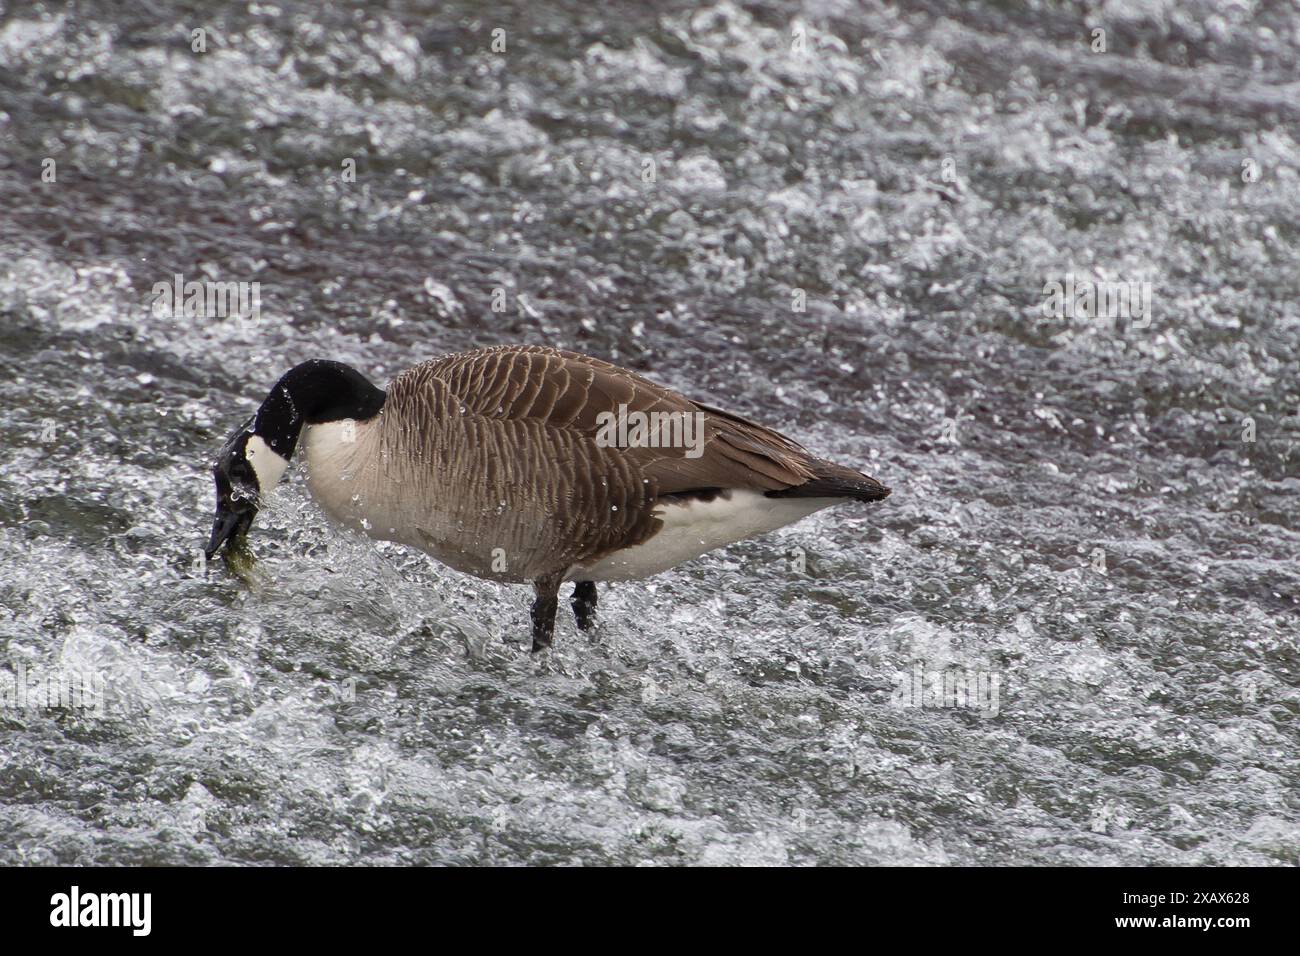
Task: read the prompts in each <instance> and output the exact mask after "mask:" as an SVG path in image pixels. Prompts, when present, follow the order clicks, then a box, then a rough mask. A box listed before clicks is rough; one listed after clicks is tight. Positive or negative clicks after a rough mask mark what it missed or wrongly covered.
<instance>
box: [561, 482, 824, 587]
mask: <svg viewBox="0 0 1300 956" xmlns="http://www.w3.org/2000/svg"><path fill="white" fill-rule="evenodd" d="M841 500H842V499H840V498H767V497H765V496H764V495H762V494H761V493H759V492H754V491H724V492H723V493H722V494H720V495H718V496H717V497H716V498H714V499H713V500H712V501H704V500H702V499H687V500H685V501H680V502H676V501H673V502H664V503H662V504H660V505H659V507H658V508H657V509H656V512H655V513H656V515H658V517H659V519H660V520H661V521H662V522H663V528H661V529H660V531H659V533H658V534H656V535H655V536H654V537H653V538H651V539H650V540H649V541H647V542H645V543H644V544H639V545H636V546H634V547H631V548H624V549H623V550H622V551H616V552H615V553H613V554H611V555H609V556H608V557H606V558H604V559H602V560H601V561H599V562H598V563H597V564H595V565H593V566H592V567H590V568H574V569H572V570H571V571H570V572H569V574H568V576H567V577H568V580H571V581H575V580H583V581H635V580H638V579H640V578H646V577H649V576H650V575H652V574H658V573H660V572H661V571H667V570H668V569H669V568H671V567H675V566H677V565H679V564H681V563H682V562H683V561H689V560H691V559H692V558H698V557H699V556H700V555H702V554H704V553H705V552H707V551H712V550H713V549H714V548H721V547H723V546H725V545H728V544H733V543H735V542H736V541H740V540H743V539H744V538H751V537H753V536H754V535H758V534H765V533H767V532H768V531H774V530H776V529H777V528H780V527H783V526H785V525H788V524H790V523H791V522H794V521H798V520H799V519H800V518H803V517H806V516H808V515H810V514H812V513H813V512H814V511H820V510H821V509H822V508H827V507H830V506H831V505H833V504H836V503H837V502H839V501H841Z"/></svg>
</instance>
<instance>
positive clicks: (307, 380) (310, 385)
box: [204, 359, 386, 560]
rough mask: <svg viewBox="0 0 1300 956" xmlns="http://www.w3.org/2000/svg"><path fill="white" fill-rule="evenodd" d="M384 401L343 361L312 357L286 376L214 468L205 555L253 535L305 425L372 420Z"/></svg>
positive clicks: (233, 436)
mask: <svg viewBox="0 0 1300 956" xmlns="http://www.w3.org/2000/svg"><path fill="white" fill-rule="evenodd" d="M385 397H386V396H385V393H384V391H383V390H382V389H379V388H376V387H375V386H374V385H372V384H370V382H369V381H368V380H367V379H366V377H365V376H364V375H362V374H361V373H360V372H358V371H356V369H353V368H350V367H349V366H347V365H343V364H342V363H340V362H330V361H326V360H325V359H312V360H311V361H309V362H303V363H302V364H301V365H296V366H294V367H293V368H292V369H290V370H289V371H288V372H286V373H285V374H284V375H283V376H282V377H281V378H280V381H278V382H276V383H275V387H274V388H272V389H271V391H270V393H269V394H268V395H267V396H266V400H265V401H263V402H262V406H261V407H260V408H259V409H258V410H257V414H256V415H254V416H253V417H252V418H250V419H248V421H246V422H244V423H243V424H242V425H240V426H239V427H238V428H237V429H235V431H234V432H233V433H232V434H231V435H230V437H229V438H228V439H226V443H225V445H223V446H222V448H221V453H220V454H219V455H218V456H217V460H216V463H215V464H213V466H212V477H213V480H214V481H215V482H216V486H217V513H216V516H215V518H214V519H213V522H212V536H211V537H210V538H209V539H208V546H207V548H206V549H205V552H204V553H205V554H206V555H207V557H208V559H209V560H211V559H212V558H213V557H214V556H215V555H216V553H217V552H218V551H219V550H221V548H222V546H223V545H226V544H227V543H230V544H238V542H240V541H241V540H242V539H243V537H244V535H245V534H246V533H247V532H248V529H249V528H250V527H251V526H252V524H253V519H254V518H255V517H256V516H257V510H258V508H259V507H260V505H261V502H262V501H263V499H264V498H265V496H266V495H268V494H270V493H271V491H272V489H274V488H275V486H276V485H277V484H278V483H279V481H280V478H281V477H282V476H283V475H284V472H285V469H286V468H288V467H289V459H290V458H292V457H293V451H294V448H296V447H297V445H298V435H299V433H300V432H301V431H302V426H303V425H319V424H322V423H324V422H333V421H341V420H343V419H349V418H350V419H357V420H365V419H369V418H373V417H374V416H375V415H377V414H378V413H379V411H380V409H382V408H383V406H384V399H385Z"/></svg>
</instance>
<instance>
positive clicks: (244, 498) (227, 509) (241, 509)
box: [204, 419, 257, 561]
mask: <svg viewBox="0 0 1300 956" xmlns="http://www.w3.org/2000/svg"><path fill="white" fill-rule="evenodd" d="M251 424H252V419H249V420H248V421H247V422H245V423H244V424H243V425H241V426H240V427H239V428H237V429H235V431H234V433H233V434H232V435H231V436H230V438H229V439H227V441H226V444H225V446H224V447H223V448H222V449H221V454H220V455H218V456H217V461H216V464H214V465H213V466H212V480H213V481H214V482H215V483H216V486H217V513H216V516H215V517H214V518H213V521H212V536H211V537H210V538H209V539H208V547H207V549H206V550H205V551H204V555H205V556H206V557H207V559H208V560H209V561H211V560H212V559H213V558H214V557H215V556H216V554H217V552H218V551H220V550H221V548H222V547H223V546H225V545H228V544H238V543H239V542H240V541H242V540H243V538H244V535H245V534H247V533H248V529H249V528H250V527H251V526H252V524H253V519H254V518H255V517H256V516H257V476H256V475H255V474H254V473H253V469H252V467H251V466H250V465H249V464H248V459H247V456H246V455H245V453H244V448H245V446H246V445H247V442H248V436H249V435H250V434H251V431H250V426H251ZM227 553H228V552H227Z"/></svg>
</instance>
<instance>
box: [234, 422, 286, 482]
mask: <svg viewBox="0 0 1300 956" xmlns="http://www.w3.org/2000/svg"><path fill="white" fill-rule="evenodd" d="M244 457H245V458H247V459H248V463H249V464H250V465H252V466H253V473H254V474H255V475H257V488H258V491H260V492H261V493H262V494H263V495H269V494H270V493H271V489H273V488H274V487H275V486H276V485H278V484H279V483H280V478H281V476H283V475H284V470H285V469H286V468H288V467H289V462H288V460H286V459H285V458H283V457H281V456H280V455H279V454H277V453H276V452H274V451H272V450H271V446H270V445H268V444H267V443H266V442H264V441H263V440H262V438H261V436H260V435H253V436H251V437H250V438H249V439H248V442H247V443H246V444H245V446H244Z"/></svg>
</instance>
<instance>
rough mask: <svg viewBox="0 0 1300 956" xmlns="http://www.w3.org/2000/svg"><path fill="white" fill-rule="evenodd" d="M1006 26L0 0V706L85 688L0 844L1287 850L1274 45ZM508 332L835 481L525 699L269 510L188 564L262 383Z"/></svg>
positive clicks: (1299, 610)
mask: <svg viewBox="0 0 1300 956" xmlns="http://www.w3.org/2000/svg"><path fill="white" fill-rule="evenodd" d="M1033 6H1034V9H1026V8H1022V7H1021V6H1020V5H1012V4H1000V3H958V2H945V0H933V2H921V3H918V4H905V5H900V6H892V5H886V4H883V3H875V2H847V0H843V2H836V0H808V2H804V3H798V2H786V0H768V2H755V3H732V2H727V0H723V2H717V3H704V4H687V3H676V2H671V3H663V2H651V3H641V2H613V3H602V4H589V3H585V2H584V3H576V2H563V3H553V2H548V3H539V2H528V3H515V2H505V3H496V4H492V5H488V6H480V5H478V4H473V3H446V4H438V3H431V2H416V0H406V2H402V0H392V2H386V3H383V2H381V3H361V2H344V3H333V4H328V5H326V4H319V3H308V2H300V0H275V2H258V3H248V4H245V3H240V4H233V3H231V4H222V3H206V2H205V3H190V2H170V0H144V2H139V3H133V4H116V3H91V2H85V3H70V4H66V5H64V4H58V3H42V4H30V3H14V2H3V0H0V568H3V574H0V691H3V690H4V689H5V688H10V692H11V693H12V687H13V685H14V682H15V680H16V679H17V677H18V676H19V675H26V676H27V677H29V678H31V677H33V676H35V677H36V678H38V679H39V678H50V676H51V675H55V676H59V675H63V676H66V675H82V676H83V677H85V676H86V675H89V677H90V678H91V679H92V680H97V681H99V682H100V685H101V688H102V690H103V694H104V699H105V701H106V707H105V708H104V713H102V714H99V713H95V712H94V711H93V710H89V709H86V708H81V709H78V708H75V707H72V708H66V707H56V708H34V707H18V706H15V704H16V703H17V700H16V697H14V698H11V699H10V701H11V702H9V703H7V704H6V705H5V706H4V707H3V708H0V861H2V862H5V863H10V864H13V863H241V864H259V863H380V864H404V863H477V862H490V863H532V864H538V863H649V864H676V863H724V864H735V863H776V864H785V863H793V864H810V863H823V864H834V863H850V864H861V863H916V864H943V863H956V864H972V863H976V864H993V863H1037V864H1110V863H1172V864H1227V863H1239V864H1297V863H1300V797H1298V796H1297V784H1298V783H1300V780H1298V777H1300V745H1298V741H1297V710H1298V704H1300V692H1298V690H1297V685H1298V683H1300V681H1298V677H1300V675H1298V673H1297V666H1298V661H1297V635H1298V634H1300V627H1298V624H1300V604H1298V601H1300V589H1298V585H1300V570H1298V568H1297V563H1296V562H1297V554H1298V552H1300V527H1298V525H1297V510H1298V504H1300V477H1298V475H1300V467H1298V465H1300V385H1298V384H1297V382H1298V378H1297V372H1298V371H1300V254H1298V252H1297V249H1298V241H1300V240H1298V235H1300V208H1298V207H1300V153H1298V151H1297V139H1298V138H1300V132H1297V130H1300V71H1298V70H1297V67H1296V63H1297V61H1298V60H1300V15H1297V13H1296V10H1295V7H1294V5H1289V4H1284V3H1272V2H1264V0H1261V2H1253V0H1235V2H1230V3H1220V2H1209V0H1193V2H1188V3H1169V2H1162V0H1148V2H1141V3H1133V4H1126V3H1103V4H1086V5H1085V4H1074V3H1054V2H1044V3H1038V4H1035V5H1033ZM198 28H202V29H203V30H204V31H205V33H204V40H205V43H206V52H195V51H194V50H193V49H192V45H193V43H192V39H193V34H192V32H191V31H193V30H195V29H198ZM1094 28H1100V29H1104V30H1105V35H1104V40H1105V45H1106V50H1105V52H1094V50H1093V47H1094V46H1096V45H1097V40H1096V39H1095V38H1094V35H1093V33H1092V31H1093V29H1094ZM497 30H501V31H503V32H502V33H494V31H497ZM494 43H495V46H496V48H497V49H496V50H495V51H494ZM502 43H504V50H501V49H500V47H501V45H502ZM48 161H53V166H52V167H51V166H50V163H49V162H48ZM353 170H355V177H353V175H352V171H353ZM51 173H52V174H53V181H48V180H49V179H50V178H51V177H50V174H51ZM177 273H179V274H181V275H183V276H184V277H185V279H186V280H199V281H202V280H214V281H226V280H230V281H243V282H257V283H259V288H260V314H259V315H258V316H257V317H256V318H254V319H252V320H249V321H240V320H239V319H238V318H233V317H216V316H211V317H188V318H185V317H180V316H177V317H170V316H167V315H166V314H164V313H163V312H162V310H157V309H154V308H152V305H153V294H152V290H153V288H154V285H155V284H156V283H159V282H166V281H170V279H171V277H172V276H173V275H175V274H177ZM1067 274H1073V275H1074V276H1075V277H1076V279H1077V280H1080V281H1119V282H1125V283H1129V282H1132V283H1138V284H1141V283H1149V286H1148V287H1147V288H1149V289H1150V292H1151V309H1150V312H1149V313H1148V315H1147V316H1146V317H1145V318H1127V319H1126V318H1120V319H1117V320H1111V319H1096V318H1088V317H1087V316H1075V317H1073V318H1069V317H1066V318H1058V317H1055V316H1049V315H1045V314H1044V310H1043V308H1042V304H1043V300H1044V286H1045V284H1046V283H1048V282H1050V281H1052V280H1054V279H1057V280H1060V281H1064V279H1065V277H1066V276H1067ZM494 304H495V305H497V306H498V310H497V311H494V309H493V306H494ZM800 306H802V307H803V310H802V311H800V310H799V307H800ZM502 308H503V309H504V311H500V309H502ZM510 342H529V343H548V344H554V345H558V346H561V347H567V348H573V349H578V350H581V351H585V352H590V353H592V354H595V355H599V356H602V357H605V358H609V359H611V360H613V361H616V362H619V363H622V364H625V365H628V366H630V367H633V368H636V369H638V370H642V371H645V372H647V373H648V374H651V375H652V376H654V377H656V378H658V379H660V380H661V381H664V382H666V383H667V384H670V385H672V386H675V387H678V388H680V389H682V390H684V391H687V392H688V393H690V394H692V395H694V396H697V397H700V398H702V399H707V400H709V401H712V402H714V403H716V404H721V405H724V406H727V407H729V408H733V409H735V410H737V411H739V412H741V413H743V414H748V415H751V416H753V417H756V418H758V419H760V420H763V421H766V422H768V423H770V424H773V425H775V426H777V427H779V428H781V429H783V430H785V431H788V432H790V433H792V434H793V435H796V436H798V437H800V438H801V439H803V440H804V441H805V442H806V443H807V444H808V445H810V446H811V447H812V448H813V449H814V450H816V451H818V452H820V453H822V454H824V455H826V456H828V457H832V458H837V459H841V460H844V461H846V462H849V463H855V464H857V465H858V466H860V467H862V468H863V469H864V470H866V471H868V472H869V473H871V474H874V475H876V476H878V477H879V478H880V479H881V480H883V481H884V482H885V483H886V484H889V485H890V486H892V487H893V489H894V494H893V496H892V497H891V498H890V499H889V500H887V501H886V502H884V503H882V504H880V505H878V506H874V507H852V506H846V507H841V508H837V509H833V510H831V511H829V512H823V513H821V514H819V515H817V516H815V517H813V518H811V519H808V520H806V521H804V522H802V523H800V524H797V525H794V526H792V527H789V528H787V529H784V530H783V531H781V532H778V533H776V534H774V535H771V536H768V537H766V538H762V539H758V540H754V541H749V542H745V543H743V544H740V545H737V546H734V547H732V548H729V549H727V550H725V551H721V552H715V553H713V554H711V555H709V556H707V557H705V558H703V559H701V560H699V561H697V562H694V563H692V564H688V565H686V566H684V567H681V568H679V569H677V570H675V571H673V572H671V573H668V574H666V575H663V576H661V577H659V578H656V579H653V580H651V581H649V582H646V583H644V584H633V585H622V586H613V587H609V588H606V589H605V591H604V592H603V594H602V604H601V609H602V612H603V619H602V624H601V626H600V628H599V629H598V631H597V632H595V634H594V635H591V636H588V635H582V634H579V633H577V632H576V631H575V630H574V628H573V626H572V622H571V620H564V621H563V622H562V623H561V625H560V627H559V630H558V633H557V637H556V645H555V649H554V651H553V652H552V653H551V654H550V655H547V657H546V658H545V659H541V660H538V659H534V658H533V657H531V656H530V655H529V654H528V653H527V650H526V643H525V640H526V630H527V605H528V602H529V600H530V599H531V595H530V594H529V592H528V591H527V590H526V589H522V588H518V587H508V586H498V585H494V584H490V583H486V582H483V581H479V580H476V579H472V578H468V577H465V576H461V575H458V574H456V573H453V572H451V571H448V570H446V569H443V568H441V567H439V566H436V565H434V564H432V563H431V562H429V561H428V560H427V559H425V558H424V557H423V556H421V555H419V554H415V553H410V552H406V551H404V550H402V549H400V548H397V547H395V546H394V547H390V546H386V545H381V546H377V547H376V546H374V545H372V544H371V543H369V542H366V541H363V540H359V539H356V538H352V537H349V536H346V535H343V534H340V533H338V532H334V531H331V530H330V529H329V528H328V526H327V525H326V523H325V521H324V519H323V517H322V516H321V514H320V513H319V511H318V510H317V509H316V508H315V506H314V505H313V504H312V503H311V502H310V500H309V499H308V498H307V496H306V494H305V492H304V490H303V485H302V481H301V476H300V475H298V476H295V477H293V478H292V479H291V480H290V481H288V482H287V483H286V485H285V486H284V491H283V494H282V495H281V497H280V498H279V500H278V502H277V504H276V505H275V506H274V508H272V509H271V510H270V511H267V512H264V513H263V515H262V518H261V519H260V520H259V527H258V530H257V531H256V532H255V534H254V536H253V539H252V541H253V546H254V549H255V550H256V551H257V553H258V555H259V558H260V564H259V568H258V573H259V579H258V581H257V582H256V583H255V584H254V585H253V586H251V587H250V586H245V585H244V584H241V583H239V582H238V581H236V580H235V579H234V578H232V577H231V576H230V575H229V574H228V573H227V572H226V571H225V570H224V569H223V568H220V567H213V568H211V569H208V570H206V572H205V571H204V569H203V568H201V567H196V566H195V564H194V557H195V554H196V551H197V549H198V548H199V547H200V545H201V544H202V543H203V539H204V537H205V535H206V532H207V529H208V522H209V521H210V508H211V487H210V481H209V477H208V474H207V466H208V463H209V461H210V460H211V458H212V456H213V455H214V453H215V450H216V449H217V447H218V446H219V444H220V442H221V440H222V438H223V437H224V435H225V433H226V432H227V431H228V430H229V429H230V428H231V427H232V426H233V425H234V424H236V423H237V422H238V421H240V420H241V419H242V418H243V417H244V416H246V415H247V414H249V413H250V412H251V411H252V409H253V408H255V406H256V403H257V402H258V401H259V400H260V398H261V397H262V396H263V395H264V394H265V391H266V389H267V388H268V387H269V386H270V384H271V383H272V382H273V381H274V380H275V379H276V377H277V376H278V375H279V374H280V373H281V372H282V371H284V370H285V369H287V368H288V367H289V366H291V365H293V364H294V363H296V362H298V361H301V360H303V359H306V358H308V357H312V356H325V357H331V358H336V359H340V360H343V361H347V362H350V363H352V364H354V365H356V366H357V367H359V368H360V369H362V370H364V371H365V372H367V373H368V374H369V375H370V376H371V377H372V378H374V379H375V380H376V381H380V382H382V381H384V380H385V379H387V378H388V377H390V376H391V375H393V374H395V373H396V372H398V371H400V370H401V369H403V368H405V367H407V366H408V365H411V364H413V363H414V362H416V361H418V360H421V359H424V358H428V357H432V356H436V355H438V354H441V353H443V352H447V351H452V350H459V349H463V348H469V347H474V346H479V345H488V344H498V343H510ZM917 674H922V675H924V676H925V677H926V679H929V678H930V677H933V676H934V675H936V674H937V675H940V676H941V677H944V676H946V677H948V678H950V679H951V678H958V677H960V678H961V679H962V680H963V681H965V680H970V681H972V682H973V683H972V685H971V686H972V688H975V689H977V690H979V691H980V692H981V693H982V694H983V696H982V697H979V699H978V700H973V701H967V702H966V703H967V704H976V703H978V704H979V706H961V707H953V706H948V707H945V706H935V703H936V701H934V700H932V699H928V698H926V697H924V696H921V697H919V698H918V697H915V696H913V695H912V693H911V691H912V689H913V686H914V683H913V681H914V678H915V676H916V675H917Z"/></svg>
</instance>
